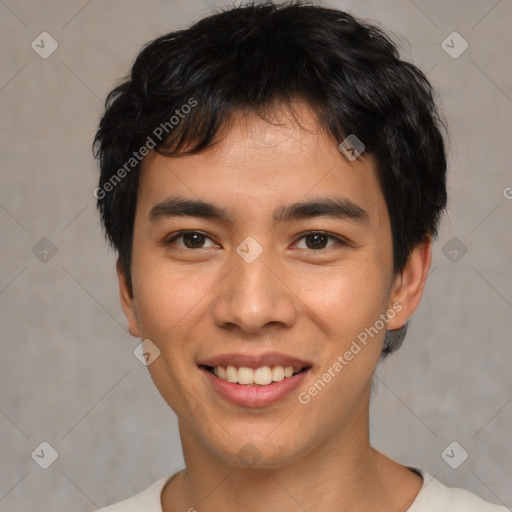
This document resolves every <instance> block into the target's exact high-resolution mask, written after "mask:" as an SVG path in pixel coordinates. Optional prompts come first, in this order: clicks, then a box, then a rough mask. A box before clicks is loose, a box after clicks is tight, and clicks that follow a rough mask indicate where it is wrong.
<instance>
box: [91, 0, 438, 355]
mask: <svg viewBox="0 0 512 512" xmlns="http://www.w3.org/2000/svg"><path fill="white" fill-rule="evenodd" d="M433 93H434V91H433V88H432V86H431V84H430V83H429V81H428V80H427V78H426V76H425V75H424V74H423V73H422V72H421V71H420V70H419V69H418V68H417V67H415V66H414V65H413V64H411V63H408V62H405V61H403V60H400V58H399V53H398V49H397V47H396V45H395V44H394V43H393V41H392V40H391V39H390V37H389V36H388V35H386V33H385V32H383V31H382V30H381V29H380V28H378V27H377V26H376V25H374V24H370V23H367V22H365V21H362V20H357V19H356V18H355V17H353V16H351V15H350V14H348V13H346V12H343V11H340V10H336V9H330V8H325V7H320V6H317V5H311V4H309V3H307V2H302V1H300V0H299V1H293V0H292V2H289V3H284V4H274V3H272V2H259V3H255V2H251V3H248V4H245V5H242V6H238V7H230V8H227V9H225V10H221V11H220V12H218V13H216V14H213V15H211V16H208V17H206V18H203V19H201V20H200V21H198V22H197V23H195V24H194V25H192V26H191V27H190V28H188V29H187V30H178V31H175V32H171V33H169V34H167V35H164V36H162V37H159V38H157V39H155V40H153V41H151V42H149V43H148V44H146V45H145V46H144V47H143V48H142V50H141V51H140V53H139V55H138V56H137V58H136V60H135V62H134V64H133V67H132V69H131V74H130V75H129V76H128V77H126V78H125V79H124V80H123V81H122V83H121V84H120V85H119V86H117V87H116V88H115V89H114V90H112V91H111V92H110V94H109V95H108V97H107V99H106V102H105V113H104V115H103V117H102V119H101V121H100V124H99V128H98V131H97V133H96V136H95V139H94V153H95V156H96V158H98V160H99V164H100V170H101V176H100V180H99V187H98V188H97V189H96V193H95V195H96V197H97V207H98V209H99V211H100V214H101V220H102V224H103V227H104V230H105V234H106V237H107V238H108V240H109V241H110V243H111V245H112V246H113V247H114V248H115V249H116V251H117V252H118V256H119V263H120V265H121V268H122V270H123V273H124V274H125V276H126V279H127V282H128V286H129V288H130V291H131V290H132V285H131V256H132V240H133V225H134V218H135V209H136V204H137V190H138V182H139V169H140V161H141V160H142V159H141V156H140V151H141V149H142V148H143V147H150V148H152V149H154V150H155V151H157V152H159V153H160V154H163V155H167V156H182V155H187V154H193V153H198V152H200V151H203V150H206V149H208V148H210V147H211V146H212V145H213V144H215V143H217V142H218V141H219V140H221V135H222V133H224V131H225V129H226V128H229V126H230V122H231V121H232V119H233V114H234V113H235V112H237V111H238V112H239V111H243V112H254V113H256V114H258V115H259V116H260V117H262V118H263V119H266V117H265V115H266V114H267V116H268V114H269V113H270V114H271V113H272V112H274V110H275V108H277V107H279V106H282V105H286V106H287V107H288V108H290V109H291V111H292V112H293V107H292V102H293V101H297V100H299V101H302V102H304V103H305V104H307V105H308V106H309V107H311V110H312V112H313V113H314V115H315V116H316V118H317V121H318V125H319V127H320V129H321V130H323V131H324V132H325V133H326V134H327V135H328V136H329V137H330V138H331V139H332V140H333V142H334V143H335V144H336V145H338V144H339V143H340V142H341V141H342V140H344V139H345V138H346V137H347V136H349V135H355V136H356V137H357V138H358V139H360V140H361V141H362V142H363V143H364V145H365V152H364V153H363V155H362V157H364V156H365V155H372V156H373V158H374V159H375V162H376V165H377V174H378V179H379V183H380V186H381V187H382V192H383V196H384V198H385V201H386V204H387V208H388V212H389V216H390V221H391V231H392V241H393V271H394V274H395V275H396V274H398V273H399V272H401V271H402V269H403V267H404V265H405V263H406V262H407V259H408V256H409V255H410V253H411V251H412V249H413V248H414V247H416V246H417V245H418V244H419V243H421V242H422V241H425V240H426V239H428V238H429V237H432V238H437V229H438V224H439V220H440V216H441V214H442V211H443V210H444V208H445V207H446V201H447V193H446V158H445V147H444V142H443V136H442V134H441V131H440V130H441V128H444V129H445V131H446V125H445V122H444V121H443V120H442V119H441V116H440V112H439V109H438V107H437V106H436V103H435V101H434V94H433ZM186 105H188V108H187V109H185V106H186ZM191 106H193V108H191ZM178 116H179V119H178ZM173 117H174V118H176V119H177V120H178V121H177V123H176V122H173V121H172V118H173ZM157 135H158V136H157ZM155 139H158V140H155ZM150 141H151V143H150ZM143 153H144V151H143ZM406 329H407V324H406V325H405V326H404V327H403V328H402V329H399V330H397V331H392V332H388V333H387V334H386V341H385V343H384V348H383V352H382V354H383V356H385V355H386V354H388V353H390V352H392V351H393V350H395V349H397V348H398V347H399V346H400V344H401V342H402V340H403V338H404V336H405V332H406Z"/></svg>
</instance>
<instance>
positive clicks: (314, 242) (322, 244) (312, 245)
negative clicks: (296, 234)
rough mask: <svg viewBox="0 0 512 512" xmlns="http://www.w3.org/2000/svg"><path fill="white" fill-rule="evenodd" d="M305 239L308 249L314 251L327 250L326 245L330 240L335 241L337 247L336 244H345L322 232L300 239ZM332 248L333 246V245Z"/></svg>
mask: <svg viewBox="0 0 512 512" xmlns="http://www.w3.org/2000/svg"><path fill="white" fill-rule="evenodd" d="M302 239H304V240H305V241H306V247H305V248H306V249H312V250H318V249H326V248H327V247H326V244H327V243H328V240H329V239H331V240H334V241H335V243H334V244H333V245H336V243H341V244H342V243H343V242H342V241H341V240H340V239H339V238H337V237H335V236H332V235H328V234H327V233H322V232H313V233H307V234H305V235H303V236H302V237H300V238H299V240H302ZM331 247H332V245H331Z"/></svg>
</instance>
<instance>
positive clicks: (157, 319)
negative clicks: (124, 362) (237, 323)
mask: <svg viewBox="0 0 512 512" xmlns="http://www.w3.org/2000/svg"><path fill="white" fill-rule="evenodd" d="M206 267H207V266H206ZM206 267H203V268H202V269H198V268H194V270H193V271H192V270H191V267H190V266H188V265H177V264H171V263H170V262H166V261H165V260H163V259H162V258H156V257H154V256H152V255H151V254H150V253H149V251H148V253H147V254H144V253H142V254H140V257H139V256H137V257H135V258H134V265H133V269H134V271H133V286H134V294H135V298H136V305H137V312H138V316H139V321H140V327H141V331H142V332H141V335H142V336H145V337H148V338H150V339H153V338H154V339H155V340H160V342H162V343H163V342H164V341H165V340H166V339H167V338H168V337H172V338H174V339H175V340H176V339H179V337H176V335H175V333H176V332H177V331H180V330H183V326H184V325H186V324H187V323H189V322H190V319H191V318H193V317H194V315H196V314H197V311H199V310H202V309H203V308H204V307H205V304H206V301H207V300H208V293H209V292H210V291H211V290H212V288H213V286H214V284H215V280H216V278H217V277H216V273H214V272H213V271H212V270H211V269H208V268H206ZM155 343H156V341H155Z"/></svg>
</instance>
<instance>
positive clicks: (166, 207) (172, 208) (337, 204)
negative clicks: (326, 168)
mask: <svg viewBox="0 0 512 512" xmlns="http://www.w3.org/2000/svg"><path fill="white" fill-rule="evenodd" d="M171 217H199V218H204V219H214V220H219V221H222V222H224V223H227V224H228V223H232V222H233V217H232V215H231V214H230V213H229V212H228V211H227V210H226V209H225V208H222V207H220V206H217V205H214V204H212V203H208V202H205V201H202V200H199V199H187V198H184V197H171V198H168V199H166V200H164V201H162V202H160V203H157V204H156V205H155V206H153V208H151V211H150V212H149V220H150V221H151V222H154V221H157V220H158V219H161V218H171ZM315 217H332V218H336V219H342V220H347V221H351V222H354V223H358V224H366V225H368V224H369V223H370V216H369V214H368V212H367V211H366V210H363V208H361V207H360V206H359V205H357V204H356V203H354V202H353V201H351V200H350V199H347V198H344V197H320V198H316V199H312V200H309V201H301V202H297V203H292V204H289V205H284V206H279V207H278V208H277V209H276V210H275V211H274V213H273V215H272V218H273V219H274V221H276V222H290V221H294V220H301V219H311V218H315Z"/></svg>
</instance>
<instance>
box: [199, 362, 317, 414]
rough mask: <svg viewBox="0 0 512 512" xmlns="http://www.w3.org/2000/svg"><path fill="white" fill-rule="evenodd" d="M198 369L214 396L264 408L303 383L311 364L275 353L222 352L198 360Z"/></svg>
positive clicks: (230, 401) (241, 404) (233, 402)
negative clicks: (252, 354)
mask: <svg viewBox="0 0 512 512" xmlns="http://www.w3.org/2000/svg"><path fill="white" fill-rule="evenodd" d="M198 367H199V370H201V373H202V374H203V375H204V377H205V378H206V382H207V384H208V386H209V387H210V389H211V390H212V392H213V393H214V395H215V396H217V397H219V398H221V399H222V400H223V401H227V402H229V403H231V404H235V405H238V406H243V407H266V406H270V405H272V404H275V403H277V402H281V401H283V400H285V399H286V398H287V397H288V398H289V397H290V396H291V394H292V392H293V391H294V390H296V389H297V388H298V387H299V386H302V385H304V382H305V379H306V378H307V376H308V375H309V374H310V373H311V370H312V368H313V365H312V364H311V363H309V362H306V361H303V360H301V359H298V358H295V357H291V356H287V355H284V354H279V353H276V352H273V353H267V354H260V355H258V356H251V355H248V354H222V355H218V356H216V357H212V358H210V359H208V360H203V361H200V363H199V364H198Z"/></svg>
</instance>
